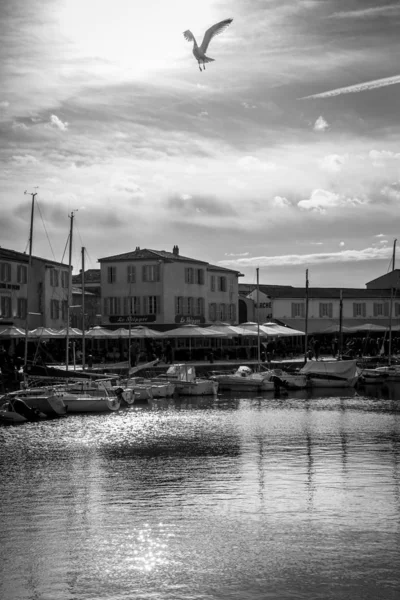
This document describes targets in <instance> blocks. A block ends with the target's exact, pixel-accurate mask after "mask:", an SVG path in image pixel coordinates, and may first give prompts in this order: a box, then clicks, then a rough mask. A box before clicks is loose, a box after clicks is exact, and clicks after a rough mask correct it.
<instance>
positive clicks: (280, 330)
mask: <svg viewBox="0 0 400 600" xmlns="http://www.w3.org/2000/svg"><path fill="white" fill-rule="evenodd" d="M261 327H262V330H263V331H264V332H265V333H266V334H267V335H271V336H277V337H294V336H300V335H305V333H304V331H301V330H300V329H292V328H291V327H284V326H283V325H278V323H263V324H262V325H261Z"/></svg>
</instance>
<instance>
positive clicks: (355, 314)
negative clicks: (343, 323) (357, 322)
mask: <svg viewBox="0 0 400 600" xmlns="http://www.w3.org/2000/svg"><path fill="white" fill-rule="evenodd" d="M356 316H357V309H356V303H355V302H353V317H356Z"/></svg>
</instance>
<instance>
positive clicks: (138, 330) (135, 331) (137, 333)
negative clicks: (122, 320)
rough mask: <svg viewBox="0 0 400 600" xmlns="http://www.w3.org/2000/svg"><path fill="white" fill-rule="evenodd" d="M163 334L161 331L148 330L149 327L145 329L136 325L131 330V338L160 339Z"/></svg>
mask: <svg viewBox="0 0 400 600" xmlns="http://www.w3.org/2000/svg"><path fill="white" fill-rule="evenodd" d="M128 331H129V330H128ZM162 337H164V334H163V333H161V331H156V330H155V329H150V327H146V326H145V325H136V327H132V328H131V338H136V339H137V338H140V339H142V338H149V339H151V338H162Z"/></svg>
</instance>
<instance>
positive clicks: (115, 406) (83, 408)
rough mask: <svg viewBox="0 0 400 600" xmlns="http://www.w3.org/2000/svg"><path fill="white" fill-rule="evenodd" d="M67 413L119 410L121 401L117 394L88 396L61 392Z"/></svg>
mask: <svg viewBox="0 0 400 600" xmlns="http://www.w3.org/2000/svg"><path fill="white" fill-rule="evenodd" d="M62 398H63V402H64V404H65V406H66V408H67V412H68V413H99V412H110V411H116V410H119V409H120V407H121V401H120V400H119V398H118V397H117V396H89V395H88V394H86V395H81V394H70V393H68V392H62Z"/></svg>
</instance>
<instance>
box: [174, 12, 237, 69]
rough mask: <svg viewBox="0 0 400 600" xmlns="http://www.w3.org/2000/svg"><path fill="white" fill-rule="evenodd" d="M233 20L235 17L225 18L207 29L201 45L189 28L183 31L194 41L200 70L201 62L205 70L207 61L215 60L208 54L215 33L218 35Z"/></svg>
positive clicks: (189, 40) (186, 36) (189, 39)
mask: <svg viewBox="0 0 400 600" xmlns="http://www.w3.org/2000/svg"><path fill="white" fill-rule="evenodd" d="M232 21H233V19H225V20H224V21H220V22H219V23H216V24H215V25H213V26H212V27H210V28H209V29H207V31H206V32H205V34H204V38H203V41H202V42H201V46H198V45H197V42H196V39H195V37H194V35H193V33H192V32H191V31H190V30H189V29H188V30H187V31H184V32H183V35H184V36H185V38H186V39H187V41H188V42H191V41H193V54H194V57H195V59H196V60H197V62H198V65H199V69H200V71H201V70H202V68H201V63H203V69H204V70H205V68H206V66H205V63H208V62H212V61H214V60H215V59H214V58H210V57H209V56H206V52H207V48H208V45H209V43H210V42H211V40H212V38H213V37H214V35H218V34H219V33H222V32H223V31H225V29H226V28H227V27H228V25H230V24H231V23H232Z"/></svg>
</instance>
